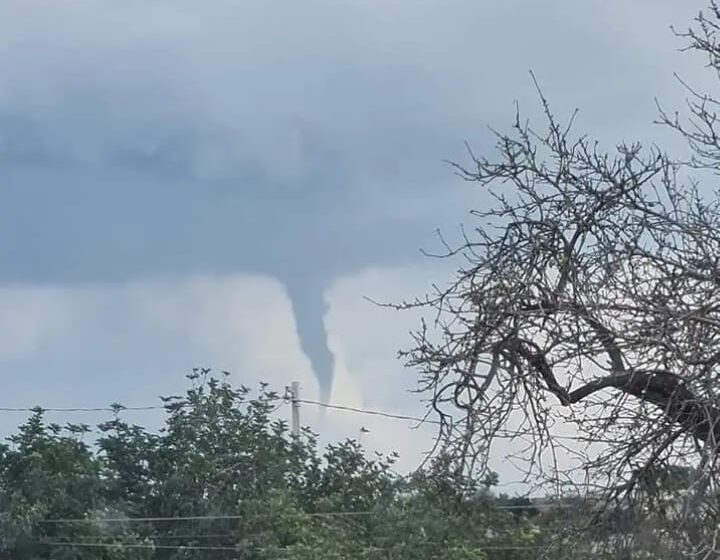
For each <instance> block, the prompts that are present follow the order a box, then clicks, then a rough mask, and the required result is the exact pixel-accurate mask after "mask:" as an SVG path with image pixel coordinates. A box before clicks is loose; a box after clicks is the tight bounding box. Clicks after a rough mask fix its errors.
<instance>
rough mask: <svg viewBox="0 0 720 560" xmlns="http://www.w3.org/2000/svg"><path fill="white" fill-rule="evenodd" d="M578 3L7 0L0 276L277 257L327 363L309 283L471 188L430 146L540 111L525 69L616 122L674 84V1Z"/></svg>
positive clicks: (125, 275) (448, 209)
mask: <svg viewBox="0 0 720 560" xmlns="http://www.w3.org/2000/svg"><path fill="white" fill-rule="evenodd" d="M582 6H583V7H582V8H580V7H578V4H577V3H576V2H571V1H570V0H563V1H559V0H558V1H553V2H547V3H536V2H528V1H524V2H521V1H519V0H515V1H510V2H503V3H496V4H488V3H486V2H484V3H481V2H470V1H469V0H465V1H460V0H453V1H451V2H415V1H411V0H404V1H400V0H397V1H391V2H386V1H383V2H379V1H372V2H361V3H356V2H347V3H343V2H339V3H334V2H333V3H328V2H302V3H296V4H286V5H284V6H283V8H282V9H281V8H279V7H278V6H276V5H274V4H268V3H266V2H258V3H237V2H229V1H224V0H216V1H214V2H209V3H197V2H190V1H177V0H176V1H172V2H170V1H165V0H163V1H156V2H146V1H144V2H140V1H133V2H124V3H112V2H107V1H103V0H95V1H88V2H82V3H80V2H77V3H72V4H71V5H68V4H67V3H58V2H51V1H47V2H37V3H35V2H33V3H28V2H25V1H22V2H20V1H8V2H5V3H3V7H2V8H1V9H0V11H1V12H2V13H0V37H2V39H0V74H1V75H2V76H3V84H2V85H1V86H0V176H2V188H0V238H2V239H5V240H9V239H11V240H12V242H11V243H10V242H8V243H4V244H2V245H0V259H2V262H3V266H2V267H0V280H3V281H6V282H33V283H76V282H103V281H118V280H127V279H132V278H137V277H148V276H163V275H182V274H188V273H193V272H224V271H230V272H232V271H238V270H240V271H251V272H260V273H263V274H272V275H274V276H276V277H278V278H279V279H281V281H283V282H284V283H285V284H286V285H287V286H288V291H289V293H291V294H293V296H294V298H295V309H296V311H297V312H298V319H300V316H302V317H304V318H303V319H302V320H300V323H301V324H300V325H299V329H300V331H301V337H302V338H303V340H304V341H305V343H306V345H305V346H306V351H307V352H308V354H310V355H315V356H317V357H316V359H315V362H316V367H318V368H319V369H322V370H328V369H329V368H330V367H331V366H330V365H329V363H330V362H329V358H328V356H327V348H326V347H324V345H323V338H324V336H325V335H324V330H323V327H322V323H321V321H322V305H316V306H313V308H312V309H310V308H309V307H307V306H304V304H305V303H306V302H321V301H322V298H321V297H320V294H321V292H322V290H323V289H324V288H325V286H327V283H328V281H329V280H330V279H331V278H332V277H334V276H336V275H339V274H346V273H348V272H349V271H352V270H357V269H359V268H363V267H366V266H368V265H371V264H382V263H398V264H400V263H401V262H407V261H413V260H415V259H416V258H417V255H418V252H417V249H418V247H420V246H421V245H427V244H428V243H430V240H431V239H432V231H433V229H434V228H435V227H437V226H454V225H455V224H457V223H458V222H460V221H461V220H464V218H465V214H464V212H465V210H466V209H467V206H468V205H469V203H470V201H471V200H472V201H473V203H477V204H482V203H483V199H482V197H474V198H471V196H472V195H471V194H470V192H469V191H467V192H466V190H465V189H466V188H467V187H466V186H465V185H463V184H461V183H458V182H453V181H452V176H451V174H450V170H449V168H447V167H446V166H443V165H442V164H441V163H440V160H441V159H442V158H461V157H462V141H463V140H470V141H471V142H472V143H473V145H474V146H475V148H476V149H477V150H478V151H483V152H486V151H487V150H488V148H489V147H490V145H491V142H492V137H491V135H490V134H489V133H488V132H487V131H486V129H485V128H484V126H485V125H486V124H493V125H496V126H498V127H503V126H504V125H505V124H506V123H507V122H508V121H509V118H511V116H512V113H511V112H512V101H513V99H514V98H519V99H520V101H521V102H522V106H523V107H526V108H527V109H528V112H529V113H530V114H531V115H536V114H537V110H536V109H537V98H536V97H535V94H534V92H533V90H532V87H531V84H530V81H529V79H528V76H527V70H529V69H534V70H535V71H536V73H537V75H538V77H539V78H540V80H541V82H542V83H543V86H544V87H545V88H546V91H547V93H548V95H549V96H550V98H551V99H552V100H553V103H554V106H555V107H556V108H557V109H558V111H559V112H560V113H567V112H568V110H569V109H572V108H573V107H575V106H576V105H580V106H581V108H583V113H582V116H581V121H580V122H581V124H582V125H583V126H584V127H586V128H588V129H589V130H591V131H593V130H597V132H598V133H599V134H600V135H601V136H602V137H603V139H606V140H609V141H610V142H613V141H614V140H616V139H617V138H618V137H623V138H626V139H630V140H632V139H633V137H634V136H635V135H640V136H643V135H648V134H650V133H649V132H648V131H649V130H650V128H649V125H648V123H649V121H650V120H651V119H652V117H653V115H654V109H653V106H652V96H653V95H656V94H657V95H660V96H661V97H662V96H663V95H665V96H666V97H667V96H669V98H670V100H671V102H672V101H676V100H677V99H678V98H677V95H676V94H675V93H672V92H674V91H675V90H672V89H671V85H674V84H673V81H672V80H673V79H672V75H671V65H670V63H671V62H673V61H675V60H680V59H679V58H673V56H674V55H672V49H673V48H675V44H674V43H673V39H672V37H671V36H670V34H669V32H668V31H667V29H666V27H667V25H668V24H670V23H673V22H674V21H678V20H679V21H680V22H681V23H682V22H684V21H686V20H687V15H686V14H684V13H683V12H684V11H685V10H686V7H683V8H682V9H681V8H678V7H677V5H676V4H675V3H672V2H669V1H665V2H654V3H652V4H648V3H647V2H639V3H633V6H632V7H628V6H627V3H619V2H615V3H613V2H602V3H601V2H587V3H583V5H582ZM688 15H689V14H688ZM634 22H637V23H634ZM661 53H666V54H667V58H663V57H662V56H661ZM658 59H660V60H661V62H660V63H658ZM668 92H671V93H669V94H668ZM610 145H612V144H610ZM450 184H452V185H453V186H452V187H448V186H447V185H450ZM308 305H309V303H308ZM302 310H304V311H305V312H301V311H302ZM305 333H308V337H305V336H304V334H305ZM308 341H310V342H308ZM320 362H322V363H323V364H324V365H319V363H320ZM320 375H321V376H322V377H323V378H324V379H325V380H327V378H328V377H329V376H330V374H329V373H327V371H326V372H325V373H322V374H320Z"/></svg>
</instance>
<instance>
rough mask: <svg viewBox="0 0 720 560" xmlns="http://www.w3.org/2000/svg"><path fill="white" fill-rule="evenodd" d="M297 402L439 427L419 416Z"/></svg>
mask: <svg viewBox="0 0 720 560" xmlns="http://www.w3.org/2000/svg"><path fill="white" fill-rule="evenodd" d="M298 402H301V403H304V404H312V405H315V406H320V407H323V408H330V409H334V410H344V411H347V412H356V413H358V414H368V415H371V416H382V417H384V418H392V419H394V420H408V421H411V422H418V423H420V424H437V425H440V424H441V422H440V421H439V420H428V419H427V418H421V417H419V416H407V415H405V414H393V413H391V412H384V411H382V410H368V409H365V408H356V407H354V406H343V405H339V404H331V403H324V402H320V401H310V400H307V399H298Z"/></svg>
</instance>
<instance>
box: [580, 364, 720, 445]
mask: <svg viewBox="0 0 720 560" xmlns="http://www.w3.org/2000/svg"><path fill="white" fill-rule="evenodd" d="M610 387H611V388H614V389H618V390H620V391H622V392H624V393H627V394H629V395H632V396H634V397H637V398H638V399H641V400H643V401H647V402H650V403H652V404H654V405H656V406H658V407H660V408H661V409H662V410H663V411H664V413H665V416H667V417H668V418H670V419H671V420H673V421H674V422H677V423H678V424H680V425H681V426H682V427H683V428H684V429H685V430H686V431H687V432H688V433H690V434H692V436H693V437H695V439H697V440H698V441H702V442H707V441H708V440H709V439H710V438H712V441H713V442H720V410H718V409H717V408H716V407H714V406H711V405H708V404H707V403H705V402H703V401H702V400H701V399H699V398H698V397H697V396H696V395H695V394H694V393H693V392H692V391H691V390H690V389H688V388H687V387H686V386H685V385H684V384H683V382H682V381H681V380H680V378H679V377H678V376H676V375H674V374H672V373H669V372H664V371H660V372H643V371H633V372H629V373H622V374H616V375H608V376H607V377H601V378H599V379H596V380H594V381H591V382H590V383H588V384H586V385H584V386H582V387H580V388H579V389H575V390H574V391H572V392H570V393H569V394H568V396H567V397H568V398H567V400H568V402H569V404H573V403H576V402H579V401H580V400H582V399H584V398H586V397H588V396H589V395H591V394H593V393H595V392H597V391H600V390H601V389H606V388H610Z"/></svg>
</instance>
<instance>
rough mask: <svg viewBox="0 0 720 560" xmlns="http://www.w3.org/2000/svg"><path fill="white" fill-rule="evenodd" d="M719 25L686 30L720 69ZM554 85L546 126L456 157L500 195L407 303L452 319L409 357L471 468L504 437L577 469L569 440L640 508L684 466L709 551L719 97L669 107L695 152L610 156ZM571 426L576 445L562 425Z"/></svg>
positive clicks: (713, 10) (718, 430)
mask: <svg viewBox="0 0 720 560" xmlns="http://www.w3.org/2000/svg"><path fill="white" fill-rule="evenodd" d="M719 29H720V10H719V9H718V6H717V5H716V4H714V3H713V4H712V5H711V7H710V10H709V12H708V13H707V14H701V15H700V16H699V17H698V18H697V20H696V26H695V28H691V29H690V30H689V31H687V32H683V33H677V34H678V35H680V36H682V37H684V38H686V39H687V40H688V41H689V47H688V48H689V49H692V50H696V51H700V52H701V53H703V54H704V55H706V56H707V57H708V66H709V68H710V69H711V70H714V71H716V72H720V46H718V43H717V41H716V33H717V32H718V30H719ZM538 91H540V90H539V88H538ZM540 98H541V102H542V106H543V108H544V116H545V120H546V127H545V128H544V129H543V131H542V132H538V131H537V130H536V129H533V128H532V127H531V126H530V125H529V124H528V123H526V122H523V121H522V120H521V118H520V116H519V113H518V114H516V119H515V122H514V125H513V127H512V131H511V132H510V133H507V134H506V133H497V134H496V135H497V152H498V153H497V156H498V157H497V158H496V159H493V160H491V159H486V158H485V157H481V156H478V155H475V154H473V153H472V152H470V160H471V163H470V164H468V165H455V168H456V170H457V172H458V174H459V175H460V176H461V177H462V178H464V179H465V180H468V181H472V182H475V183H478V184H479V185H480V186H482V187H483V188H485V189H487V191H488V193H490V195H492V197H493V200H494V201H495V202H494V205H493V206H491V207H490V208H488V209H485V210H478V211H476V212H474V214H475V216H476V218H477V223H478V225H477V227H475V229H474V230H473V231H471V232H466V233H465V234H464V242H463V243H462V244H461V245H460V246H458V247H450V246H447V253H446V254H445V255H444V256H448V257H455V258H457V259H458V260H459V261H460V262H461V265H460V270H459V272H458V275H457V278H456V279H455V281H454V282H453V283H452V284H451V285H450V286H449V287H447V288H443V289H438V290H437V292H436V293H433V294H431V295H430V296H428V297H427V299H425V300H422V301H417V302H410V303H407V304H403V305H401V306H400V307H404V306H411V307H416V306H421V307H426V308H430V309H432V310H433V312H434V318H435V320H434V323H432V324H427V323H423V324H422V326H421V328H420V329H419V331H418V332H416V333H415V337H414V344H413V346H412V348H410V349H409V350H407V351H406V352H403V353H402V355H403V356H404V357H405V358H406V359H407V361H408V363H409V364H410V365H411V366H414V367H416V368H418V369H419V370H420V372H421V385H420V388H421V390H422V391H425V392H427V393H429V394H431V396H432V406H433V408H434V409H435V410H436V411H437V412H438V413H439V414H440V418H441V420H442V426H443V428H442V435H443V438H444V442H445V443H446V444H447V445H448V446H449V447H450V448H452V449H453V450H454V451H455V452H456V456H457V457H458V458H459V460H461V461H462V464H463V466H464V467H466V468H468V469H474V468H478V467H482V466H483V465H484V464H485V461H486V460H487V458H488V453H489V450H490V449H491V447H492V445H493V443H497V442H498V441H500V440H501V439H503V438H505V437H521V438H526V439H529V442H530V446H529V448H528V449H527V453H526V454H525V455H524V459H525V466H526V467H527V472H528V473H529V474H535V475H538V476H544V477H550V478H551V479H552V480H554V481H556V482H557V481H558V480H560V479H561V478H563V477H565V479H567V480H574V481H576V482H577V481H578V480H579V479H578V477H577V476H571V474H572V473H569V472H567V471H566V470H564V469H562V468H561V467H560V465H559V463H558V462H557V461H553V457H555V456H556V453H555V452H556V451H557V450H558V449H560V448H566V449H568V450H569V452H573V453H576V454H578V455H579V456H580V457H581V459H582V460H581V463H580V464H579V469H580V471H581V472H582V473H584V478H583V482H584V485H583V486H582V487H583V488H585V489H590V488H592V485H595V487H596V488H601V489H602V490H603V492H604V498H605V499H604V501H603V503H604V504H606V505H607V504H611V505H614V506H615V507H616V508H627V507H631V506H632V509H633V511H634V512H635V513H634V515H641V513H642V512H643V511H648V510H649V508H648V507H646V506H647V505H648V501H649V500H652V501H653V504H652V505H653V507H655V506H658V505H662V503H661V502H662V500H663V499H665V498H667V496H668V492H667V487H666V486H662V485H661V484H660V483H659V481H660V480H661V478H662V476H661V475H662V473H666V472H669V471H668V469H670V468H673V467H677V466H678V465H685V466H686V467H688V468H689V469H690V471H689V472H692V473H693V475H692V477H691V480H689V481H688V483H687V484H685V485H684V487H683V491H682V492H678V493H676V494H675V499H674V500H673V501H672V504H671V507H670V506H669V508H670V510H671V513H667V515H665V517H664V519H666V520H667V519H672V523H670V524H667V523H666V524H665V526H664V527H665V528H664V529H663V531H665V532H666V533H667V531H670V529H672V530H673V531H675V533H674V534H673V536H672V542H673V543H674V544H673V546H676V545H679V544H682V545H683V546H685V547H686V548H685V549H684V550H685V551H686V552H687V550H688V548H692V549H693V550H694V551H695V552H698V553H700V552H702V554H707V555H708V556H706V557H710V556H711V555H713V554H717V553H716V552H714V550H715V548H714V547H713V542H714V539H715V535H714V530H715V528H716V527H717V526H718V515H719V512H718V509H717V505H718V504H720V499H718V498H717V484H718V482H720V476H719V475H720V470H719V468H718V467H719V464H718V449H719V446H720V205H719V202H718V200H719V199H718V194H719V193H718V191H713V190H712V189H711V187H710V186H709V185H705V186H702V187H701V186H700V185H699V183H698V180H697V178H698V177H699V176H703V177H705V178H707V177H710V178H711V179H712V178H714V176H715V175H714V173H706V171H707V170H709V171H711V172H716V171H720V167H719V165H720V131H719V130H718V115H717V113H716V111H717V106H718V101H716V100H715V99H713V98H712V97H710V96H706V95H704V94H700V93H697V92H696V91H694V90H692V89H690V88H688V107H689V112H690V115H689V117H690V118H689V119H686V120H685V121H683V120H682V119H681V118H679V117H678V116H676V115H668V114H667V113H666V112H664V111H662V110H661V111H660V122H661V123H664V124H665V125H669V126H670V127H672V128H674V129H675V130H677V131H678V132H679V133H681V134H682V135H683V136H684V137H685V138H686V139H687V140H688V142H689V145H690V147H691V149H692V151H693V154H694V155H693V158H692V160H691V161H689V162H679V161H673V160H672V159H671V158H669V157H668V156H666V155H665V154H664V153H662V152H661V151H660V150H659V149H657V148H650V149H647V150H645V149H642V148H641V146H639V145H621V146H618V147H617V152H616V153H615V154H608V153H605V152H603V151H602V150H601V149H600V148H599V146H598V144H597V143H595V142H593V141H591V140H590V139H589V138H588V137H586V136H576V135H575V133H574V131H573V120H574V117H573V118H570V119H569V120H568V122H567V123H562V122H560V120H559V119H557V118H556V117H555V116H554V115H553V113H552V112H551V110H550V106H549V104H548V101H547V100H546V99H545V97H544V96H543V95H542V93H540ZM693 177H695V179H693ZM561 422H562V423H564V424H565V425H572V426H573V427H574V432H573V433H574V436H571V439H573V438H574V439H576V441H575V442H571V443H568V442H567V441H565V440H564V439H559V438H557V437H556V436H557V427H558V426H559V425H560V423H561ZM583 442H588V443H590V444H594V445H590V449H584V447H583ZM548 457H549V458H550V463H549V464H548V463H547V461H546V459H547V458H548ZM548 466H549V467H550V468H548ZM641 500H642V502H641ZM653 515H654V518H655V519H656V520H657V519H658V517H657V516H658V515H660V514H658V513H657V511H656V513H654V514H653ZM636 519H637V520H638V523H641V522H644V523H650V517H647V516H646V517H642V519H644V521H639V520H640V519H641V517H636ZM656 536H657V535H656ZM668 546H669V545H668ZM701 557H702V556H701Z"/></svg>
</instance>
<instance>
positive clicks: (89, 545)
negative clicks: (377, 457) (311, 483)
mask: <svg viewBox="0 0 720 560" xmlns="http://www.w3.org/2000/svg"><path fill="white" fill-rule="evenodd" d="M38 542H39V543H40V544H43V545H45V546H67V547H86V548H120V549H123V548H125V549H144V550H153V549H162V550H207V551H211V550H216V551H220V550H225V551H237V550H239V549H242V548H245V546H243V545H235V546H228V545H173V544H151V543H147V544H146V543H103V542H94V543H91V542H66V541H38ZM422 544H424V545H426V546H432V545H438V544H446V543H444V542H432V541H424V542H423V543H422ZM476 548H477V549H478V550H498V551H499V550H541V549H544V548H545V547H544V546H537V545H536V546H531V545H486V546H483V545H478V546H477V547H476ZM363 550H366V551H371V550H393V548H392V547H377V546H368V547H363Z"/></svg>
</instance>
